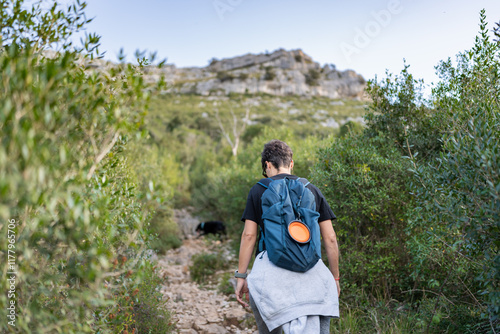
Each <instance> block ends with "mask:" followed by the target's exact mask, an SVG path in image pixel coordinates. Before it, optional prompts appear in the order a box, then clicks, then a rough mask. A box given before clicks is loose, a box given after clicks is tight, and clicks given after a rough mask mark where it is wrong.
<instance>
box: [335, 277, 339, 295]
mask: <svg viewBox="0 0 500 334" xmlns="http://www.w3.org/2000/svg"><path fill="white" fill-rule="evenodd" d="M335 283H336V284H337V295H338V296H339V297H340V281H337V280H335Z"/></svg>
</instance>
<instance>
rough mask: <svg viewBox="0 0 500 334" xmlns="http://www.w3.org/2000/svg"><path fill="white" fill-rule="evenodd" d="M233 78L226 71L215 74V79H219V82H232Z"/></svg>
mask: <svg viewBox="0 0 500 334" xmlns="http://www.w3.org/2000/svg"><path fill="white" fill-rule="evenodd" d="M234 78H235V77H234V75H233V74H232V73H229V72H227V71H220V72H217V79H219V81H220V82H225V81H233V79H234Z"/></svg>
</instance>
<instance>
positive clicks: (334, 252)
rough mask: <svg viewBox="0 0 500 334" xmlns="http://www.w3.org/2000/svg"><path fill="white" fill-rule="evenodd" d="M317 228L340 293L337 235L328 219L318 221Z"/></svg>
mask: <svg viewBox="0 0 500 334" xmlns="http://www.w3.org/2000/svg"><path fill="white" fill-rule="evenodd" d="M319 229H320V232H321V236H322V237H323V242H324V243H325V250H326V256H327V257H328V264H329V266H330V271H331V272H332V275H333V277H334V278H335V283H336V284H337V292H338V293H339V295H340V281H339V279H340V274H339V246H338V244H337V235H336V234H335V230H334V229H333V225H332V221H331V220H330V219H328V220H324V221H322V222H321V223H319Z"/></svg>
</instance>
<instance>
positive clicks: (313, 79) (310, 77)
mask: <svg viewBox="0 0 500 334" xmlns="http://www.w3.org/2000/svg"><path fill="white" fill-rule="evenodd" d="M305 77H306V84H308V85H309V86H318V85H319V82H318V80H319V78H320V77H321V74H320V73H319V71H318V70H316V69H314V68H311V69H309V72H307V74H306V75H305Z"/></svg>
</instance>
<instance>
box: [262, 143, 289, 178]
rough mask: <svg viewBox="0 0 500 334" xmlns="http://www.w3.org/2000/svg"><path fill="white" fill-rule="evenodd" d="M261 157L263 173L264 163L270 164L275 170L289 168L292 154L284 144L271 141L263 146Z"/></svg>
mask: <svg viewBox="0 0 500 334" xmlns="http://www.w3.org/2000/svg"><path fill="white" fill-rule="evenodd" d="M261 156H262V159H261V163H262V171H263V172H264V173H265V170H266V161H268V162H270V163H271V164H272V165H273V166H274V167H275V168H276V169H279V168H280V167H288V166H290V164H291V163H292V156H293V152H292V149H291V148H290V146H288V145H287V144H286V143H285V142H283V141H281V140H277V139H273V140H271V141H270V142H268V143H267V144H265V145H264V150H263V151H262V154H261Z"/></svg>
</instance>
